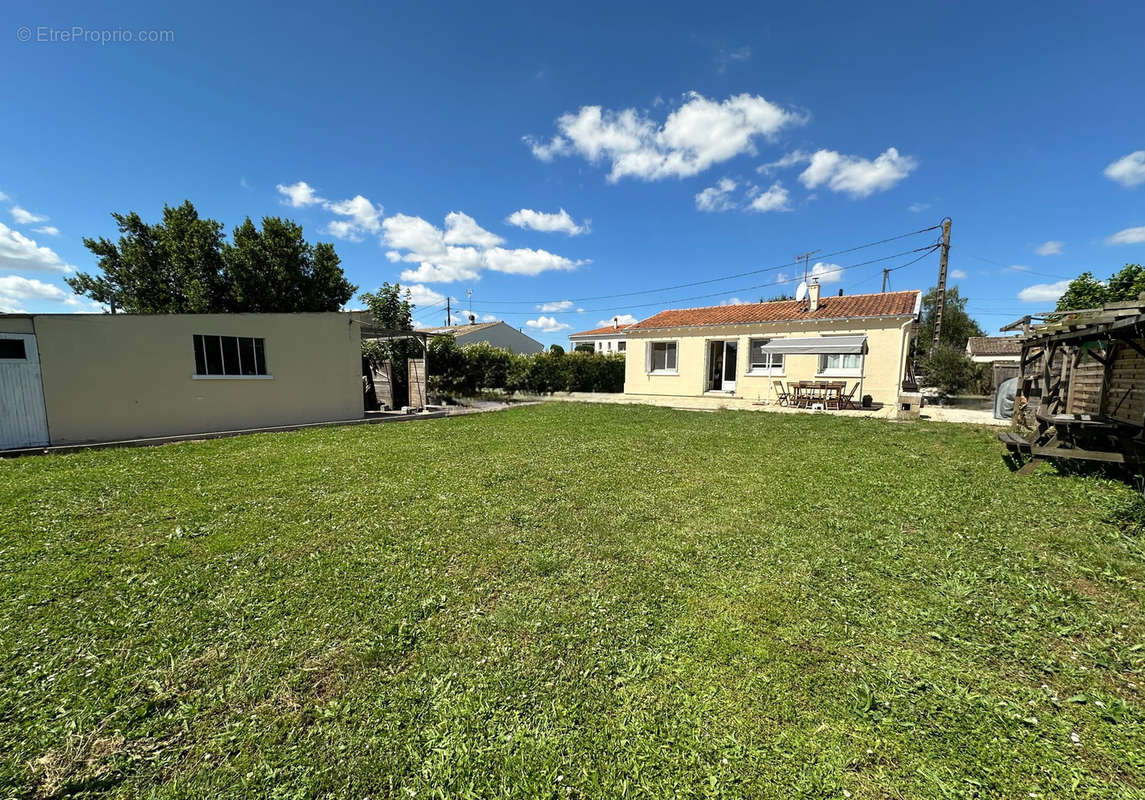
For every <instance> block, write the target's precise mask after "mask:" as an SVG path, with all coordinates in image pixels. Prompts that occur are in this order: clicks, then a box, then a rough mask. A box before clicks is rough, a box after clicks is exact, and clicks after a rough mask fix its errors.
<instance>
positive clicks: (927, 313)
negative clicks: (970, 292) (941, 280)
mask: <svg viewBox="0 0 1145 800" xmlns="http://www.w3.org/2000/svg"><path fill="white" fill-rule="evenodd" d="M937 303H938V287H937V286H932V287H931V288H930V290H929V291H928V292H927V293H926V294H925V295H923V297H922V324H921V325H920V326H919V331H918V339H917V340H916V343H915V349H916V350H917V352H918V354H919V355H920V356H922V355H925V354H926V353H927V352H928V351H929V350H930V346H931V342H932V341H933V339H934V316H935V312H936V310H937V308H936V307H937ZM982 335H983V331H982V326H981V325H979V324H978V323H977V322H976V321H975V320H974V319H973V318H972V317H971V316H970V314H968V313H967V312H966V298H965V297H962V296H961V295H960V294H959V293H958V287H957V286H952V287H950V288H948V289H947V290H946V303H945V306H944V308H943V311H942V334H941V340H940V344H948V345H950V346H951V347H954V348H956V349H958V350H965V349H966V340H967V339H969V338H970V337H971V336H982Z"/></svg>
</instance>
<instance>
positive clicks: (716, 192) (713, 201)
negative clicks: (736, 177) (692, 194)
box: [696, 178, 737, 211]
mask: <svg viewBox="0 0 1145 800" xmlns="http://www.w3.org/2000/svg"><path fill="white" fill-rule="evenodd" d="M736 186H737V184H736V182H735V181H733V180H732V179H731V178H720V180H719V181H718V182H717V183H716V185H715V186H709V187H708V188H707V189H704V190H703V191H701V192H697V193H696V208H698V209H699V210H700V211H729V210H731V209H733V208H735V203H734V202H733V201H732V199H731V193H732V192H734V191H735V189H736Z"/></svg>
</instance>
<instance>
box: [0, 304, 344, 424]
mask: <svg viewBox="0 0 1145 800" xmlns="http://www.w3.org/2000/svg"><path fill="white" fill-rule="evenodd" d="M19 319H20V318H9V319H8V320H0V330H9V329H11V328H12V327H13V326H15V325H16V324H17V321H18V320H19ZM28 324H29V325H30V326H31V327H33V328H34V332H35V334H36V339H37V343H38V345H39V350H40V363H41V368H42V373H43V383H44V396H45V405H46V406H47V412H48V428H49V434H50V436H51V440H52V444H71V443H78V442H93V441H111V440H117V439H128V438H139V437H148V436H163V435H169V434H182V433H201V432H207V431H214V430H234V429H239V428H255V427H266V426H273V425H292V424H298V423H305V422H326V421H333V420H345V419H358V418H361V417H362V413H363V412H362V385H361V332H360V329H359V327H358V325H357V324H356V323H352V322H351V320H350V318H349V317H348V315H345V314H338V313H329V314H197V315H191V314H162V315H139V316H136V315H126V314H117V315H103V314H52V315H36V316H34V317H32V318H31V321H30V322H29V323H28ZM196 333H201V334H207V335H221V336H254V337H261V338H263V339H265V340H266V366H267V372H268V373H269V377H264V376H259V377H253V376H252V377H237V376H236V377H231V376H227V377H215V376H212V377H210V378H198V377H195V354H194V345H193V335H194V334H196Z"/></svg>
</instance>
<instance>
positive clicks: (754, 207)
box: [748, 181, 790, 213]
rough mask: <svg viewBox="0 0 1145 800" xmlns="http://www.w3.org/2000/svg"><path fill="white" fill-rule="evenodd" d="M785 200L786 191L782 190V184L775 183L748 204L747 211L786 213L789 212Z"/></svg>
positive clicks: (786, 197) (786, 196) (786, 198)
mask: <svg viewBox="0 0 1145 800" xmlns="http://www.w3.org/2000/svg"><path fill="white" fill-rule="evenodd" d="M787 200H788V194H787V190H786V189H785V188H783V184H782V183H780V182H779V181H776V182H775V183H773V184H771V188H770V189H768V190H767V191H766V192H763V193H762V194H760V195H757V196H756V197H755V198H754V199H753V200H752V201H751V203H749V204H748V209H750V210H751V211H759V212H761V213H763V212H766V211H788V210H790V206H789V205H788V204H787Z"/></svg>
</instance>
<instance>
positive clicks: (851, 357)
mask: <svg viewBox="0 0 1145 800" xmlns="http://www.w3.org/2000/svg"><path fill="white" fill-rule="evenodd" d="M862 367H863V357H862V356H861V355H859V354H858V353H824V354H823V355H821V356H819V374H821V375H858V374H859V370H861V369H862Z"/></svg>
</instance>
